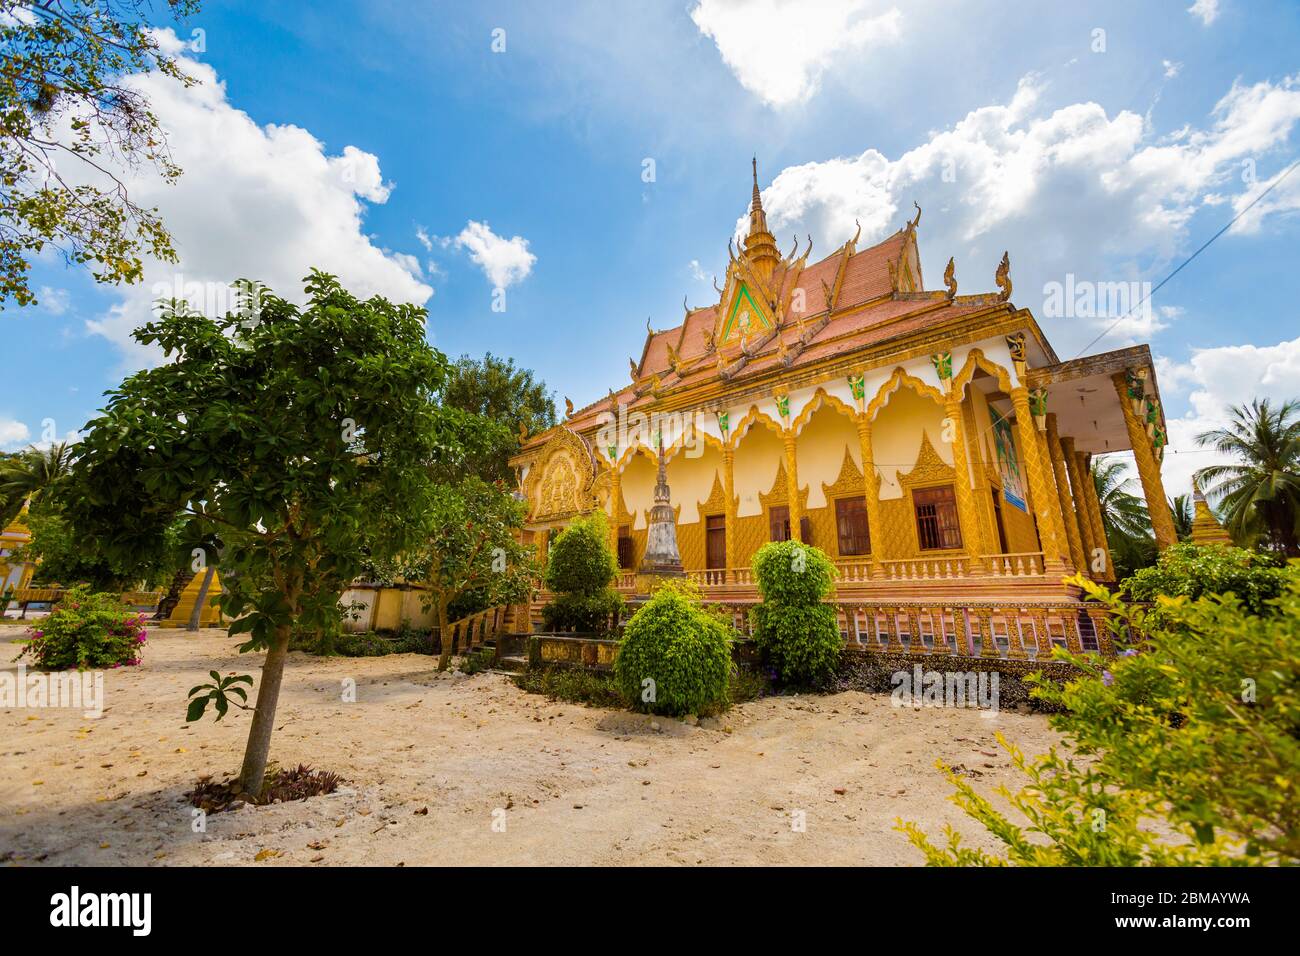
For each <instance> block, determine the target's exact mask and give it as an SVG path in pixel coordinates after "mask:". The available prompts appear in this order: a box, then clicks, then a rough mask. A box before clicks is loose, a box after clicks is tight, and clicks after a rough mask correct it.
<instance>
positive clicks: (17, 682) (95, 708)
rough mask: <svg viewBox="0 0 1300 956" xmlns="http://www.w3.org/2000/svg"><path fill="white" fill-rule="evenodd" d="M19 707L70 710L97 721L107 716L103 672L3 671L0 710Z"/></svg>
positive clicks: (23, 669) (21, 666) (20, 667)
mask: <svg viewBox="0 0 1300 956" xmlns="http://www.w3.org/2000/svg"><path fill="white" fill-rule="evenodd" d="M11 707H13V708H19V707H33V708H36V707H42V708H44V707H70V708H73V709H74V710H75V709H78V708H80V709H81V715H82V716H83V717H86V718H88V719H90V720H97V719H99V718H100V717H102V716H103V715H104V672H103V671H49V672H44V671H37V672H34V673H31V674H29V673H27V666H26V665H25V664H19V665H18V670H17V671H0V710H5V709H8V708H11Z"/></svg>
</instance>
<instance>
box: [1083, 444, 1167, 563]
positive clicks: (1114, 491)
mask: <svg viewBox="0 0 1300 956" xmlns="http://www.w3.org/2000/svg"><path fill="white" fill-rule="evenodd" d="M1092 481H1093V485H1094V486H1095V487H1096V489H1097V502H1098V503H1099V504H1100V505H1101V524H1102V528H1103V530H1104V531H1105V532H1106V544H1107V546H1108V547H1109V548H1110V557H1111V561H1113V562H1114V564H1115V575H1116V577H1117V578H1119V579H1120V580H1123V579H1124V578H1126V577H1128V576H1129V575H1130V574H1132V573H1133V572H1134V571H1136V570H1137V569H1138V568H1144V567H1146V566H1147V565H1149V564H1153V563H1155V558H1156V542H1155V537H1154V535H1153V534H1152V531H1151V516H1150V515H1149V514H1148V512H1147V506H1146V502H1144V501H1143V500H1142V499H1141V498H1140V497H1138V496H1137V495H1135V494H1133V492H1131V491H1129V487H1130V486H1131V484H1132V479H1131V478H1129V477H1128V465H1127V464H1125V463H1124V462H1123V461H1116V460H1113V459H1110V460H1108V459H1105V458H1093V460H1092Z"/></svg>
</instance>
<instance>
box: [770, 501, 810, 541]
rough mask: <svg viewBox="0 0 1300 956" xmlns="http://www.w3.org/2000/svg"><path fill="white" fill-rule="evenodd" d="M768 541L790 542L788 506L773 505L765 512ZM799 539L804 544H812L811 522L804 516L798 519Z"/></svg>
mask: <svg viewBox="0 0 1300 956" xmlns="http://www.w3.org/2000/svg"><path fill="white" fill-rule="evenodd" d="M767 522H768V529H767V533H768V540H769V541H789V540H790V508H789V506H788V505H774V506H773V507H771V508H769V509H768V511H767ZM799 537H800V539H801V540H802V541H803V543H804V544H812V543H813V539H812V522H811V521H809V520H808V516H807V515H804V516H803V517H802V518H800V519H799Z"/></svg>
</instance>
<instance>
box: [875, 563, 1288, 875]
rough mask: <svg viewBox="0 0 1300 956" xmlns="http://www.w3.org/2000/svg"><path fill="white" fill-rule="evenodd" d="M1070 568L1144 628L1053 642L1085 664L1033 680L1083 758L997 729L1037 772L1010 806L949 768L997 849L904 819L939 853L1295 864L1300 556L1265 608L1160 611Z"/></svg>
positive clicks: (1235, 605)
mask: <svg viewBox="0 0 1300 956" xmlns="http://www.w3.org/2000/svg"><path fill="white" fill-rule="evenodd" d="M1073 583H1077V584H1078V585H1079V586H1080V587H1082V588H1084V589H1085V590H1086V591H1088V592H1089V593H1090V594H1091V595H1092V596H1093V597H1094V598H1095V599H1097V600H1099V601H1102V602H1104V603H1105V604H1106V605H1107V607H1108V608H1109V609H1110V611H1111V614H1112V616H1113V617H1114V618H1116V619H1118V621H1119V622H1120V623H1121V624H1123V625H1124V626H1125V629H1127V630H1128V631H1130V632H1133V633H1140V634H1143V635H1144V638H1143V639H1142V640H1141V641H1140V642H1138V643H1137V644H1135V645H1134V646H1132V647H1126V648H1123V649H1122V650H1121V651H1120V653H1119V655H1118V656H1117V657H1115V658H1114V659H1113V660H1100V659H1098V658H1097V657H1096V656H1095V655H1078V656H1069V655H1063V654H1062V653H1061V652H1058V653H1057V656H1058V657H1059V656H1064V657H1066V658H1067V659H1068V660H1070V662H1071V663H1073V664H1074V665H1075V666H1076V667H1078V668H1079V670H1080V671H1081V672H1082V673H1083V675H1084V676H1082V677H1080V678H1079V679H1078V680H1074V681H1071V682H1069V683H1067V684H1066V685H1065V686H1064V687H1060V686H1056V685H1054V684H1050V683H1043V684H1042V685H1041V686H1040V687H1039V688H1038V689H1037V690H1036V691H1035V692H1034V693H1035V695H1036V696H1040V697H1041V698H1042V699H1044V700H1047V701H1049V702H1051V703H1053V704H1056V705H1059V706H1060V707H1061V712H1060V713H1058V714H1056V715H1054V716H1052V717H1051V718H1050V722H1051V724H1052V727H1053V729H1054V730H1056V731H1058V732H1060V733H1061V734H1062V735H1063V736H1064V739H1065V743H1066V745H1067V747H1068V748H1069V749H1070V750H1071V751H1073V753H1074V754H1076V755H1078V756H1080V757H1083V758H1084V759H1083V760H1080V761H1078V762H1077V763H1076V762H1075V761H1074V760H1073V759H1072V758H1069V757H1065V756H1062V755H1061V754H1058V753H1057V752H1056V751H1055V750H1053V751H1052V752H1051V753H1049V754H1046V755H1044V756H1040V757H1036V758H1033V759H1031V760H1030V759H1026V758H1024V756H1023V755H1022V754H1020V752H1019V751H1017V750H1016V749H1015V748H1014V747H1012V746H1011V745H1009V744H1006V743H1005V742H1004V746H1006V747H1007V749H1008V750H1009V751H1010V752H1011V754H1012V757H1013V761H1014V762H1015V764H1016V766H1017V767H1019V768H1020V769H1021V771H1022V772H1023V773H1024V774H1025V775H1026V776H1027V778H1028V782H1027V785H1026V786H1025V787H1024V788H1023V789H1021V790H1019V791H1018V792H1014V793H1013V792H1011V791H1005V796H1006V797H1007V799H1008V801H1009V802H1010V804H1011V806H1012V807H1013V808H1014V809H1015V810H1016V813H1015V814H1014V815H1013V817H1014V819H1013V817H1008V816H1007V815H1005V814H1003V813H1002V812H1001V811H999V810H998V809H996V808H995V807H994V806H993V805H992V804H991V803H990V801H989V800H988V799H987V798H986V797H984V796H983V795H982V794H979V793H977V792H975V791H974V790H972V789H971V788H970V786H969V784H967V783H966V782H965V781H963V780H961V779H960V778H959V777H958V776H957V775H956V774H954V773H953V772H952V771H951V770H949V771H948V773H949V778H950V780H951V781H952V782H953V784H954V785H955V786H956V787H957V790H958V793H957V795H956V796H955V797H954V800H955V802H956V803H957V805H958V806H960V807H961V808H962V809H963V810H965V811H966V813H967V814H968V815H969V816H971V817H972V818H974V819H975V820H976V821H978V822H979V823H981V824H982V825H983V826H984V827H985V828H986V829H987V830H988V831H989V833H991V834H992V835H993V836H995V837H996V838H997V839H998V840H999V841H1000V842H1001V843H1002V844H1003V845H1004V847H1005V855H1004V856H994V855H991V854H988V853H985V852H984V851H981V850H974V849H969V848H965V847H962V846H961V845H960V838H959V837H958V836H957V835H956V833H955V831H952V832H949V834H948V839H947V840H946V842H945V845H941V846H936V845H934V844H932V843H930V841H929V839H928V838H927V836H926V835H925V834H924V833H923V832H922V831H921V830H920V828H919V827H917V826H916V825H915V824H903V825H901V829H903V831H904V832H905V833H907V835H908V837H909V838H910V839H911V841H912V843H913V844H914V845H915V846H917V847H918V848H919V849H921V850H922V852H924V853H925V855H926V859H927V860H928V861H929V862H930V863H932V864H937V865H953V864H957V865H963V864H976V865H984V864H999V863H1013V864H1019V865H1024V866H1061V865H1077V864H1084V865H1111V866H1135V865H1141V866H1157V865H1211V864H1213V865H1224V864H1237V865H1241V864H1246V865H1295V864H1297V863H1300V801H1297V800H1296V798H1295V792H1294V791H1295V787H1296V781H1297V780H1300V564H1296V565H1293V567H1292V568H1291V569H1290V570H1289V571H1288V572H1287V583H1286V586H1285V589H1284V590H1283V593H1282V595H1281V596H1279V597H1278V598H1276V599H1274V601H1273V603H1272V604H1271V605H1269V606H1268V607H1267V608H1266V610H1267V611H1268V613H1266V614H1262V615H1259V614H1254V613H1252V612H1250V611H1249V610H1248V608H1247V607H1246V605H1245V603H1244V602H1243V601H1242V600H1241V599H1240V597H1239V596H1238V595H1235V594H1234V595H1228V596H1219V595H1206V596H1203V597H1201V598H1199V599H1197V600H1195V601H1191V600H1188V599H1187V598H1186V597H1177V598H1172V599H1171V598H1160V599H1159V606H1158V608H1157V609H1156V612H1153V611H1147V610H1145V609H1142V608H1138V607H1133V606H1131V605H1126V604H1125V603H1124V602H1122V601H1120V600H1119V599H1118V598H1116V597H1114V596H1112V595H1111V594H1109V593H1108V592H1107V591H1106V590H1105V589H1104V588H1100V587H1098V586H1097V585H1095V584H1093V583H1092V582H1090V581H1087V580H1086V579H1083V578H1074V579H1073ZM1157 612H1158V613H1157ZM945 769H946V768H945ZM1025 818H1027V819H1028V821H1029V826H1028V827H1026V826H1024V825H1023V823H1022V821H1023V819H1025Z"/></svg>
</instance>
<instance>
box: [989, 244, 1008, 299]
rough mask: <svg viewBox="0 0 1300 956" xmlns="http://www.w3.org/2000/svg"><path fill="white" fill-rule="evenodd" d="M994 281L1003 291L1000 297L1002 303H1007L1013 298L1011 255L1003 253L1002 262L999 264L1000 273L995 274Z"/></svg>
mask: <svg viewBox="0 0 1300 956" xmlns="http://www.w3.org/2000/svg"><path fill="white" fill-rule="evenodd" d="M993 281H994V282H996V283H997V284H998V288H999V289H1001V290H1002V291H1001V293H999V295H998V300H999V301H1000V302H1006V301H1007V299H1009V298H1011V255H1010V254H1009V253H1006V252H1003V253H1002V261H1001V262H999V263H998V271H997V272H995V273H994V274H993Z"/></svg>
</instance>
